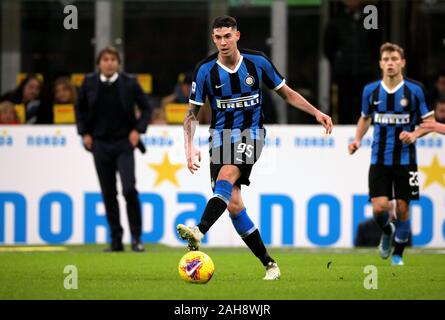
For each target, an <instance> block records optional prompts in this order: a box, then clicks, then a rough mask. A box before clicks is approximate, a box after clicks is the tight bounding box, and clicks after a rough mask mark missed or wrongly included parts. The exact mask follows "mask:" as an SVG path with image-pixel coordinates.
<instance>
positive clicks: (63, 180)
mask: <svg viewBox="0 0 445 320" xmlns="http://www.w3.org/2000/svg"><path fill="white" fill-rule="evenodd" d="M354 132H355V128H354V127H353V126H342V127H337V128H336V129H335V131H334V133H333V135H331V136H324V135H323V133H322V129H321V128H320V127H319V126H309V125H308V126H269V127H268V130H267V133H268V139H267V146H266V148H265V150H264V152H263V154H262V156H261V158H260V160H259V161H258V162H257V164H256V165H255V167H254V169H253V173H252V176H251V181H252V184H251V186H250V187H246V188H244V190H245V191H244V194H245V196H244V197H245V203H246V206H247V211H248V213H249V215H250V216H251V217H252V219H253V220H254V222H255V223H256V224H257V225H258V226H259V228H260V231H261V232H262V234H263V238H264V241H265V243H266V244H267V245H271V246H296V247H317V246H330V247H351V246H352V245H353V240H354V238H355V229H356V226H357V225H358V224H359V223H360V222H361V221H363V220H364V219H367V218H369V217H370V216H371V206H370V204H369V202H368V196H367V192H368V187H367V183H368V177H367V175H368V168H369V161H370V151H371V149H370V145H371V137H372V130H370V132H369V133H368V134H367V136H366V137H365V138H364V141H363V146H362V149H360V150H359V151H358V152H357V154H355V155H354V156H350V155H349V154H348V153H347V144H348V142H350V140H351V139H352V138H353V135H354ZM207 139H208V132H207V129H206V128H203V127H201V128H199V129H198V131H197V134H196V143H197V144H199V145H200V146H201V149H202V154H203V163H202V166H201V169H200V170H199V171H198V172H197V173H195V175H191V174H190V172H189V171H188V170H187V168H186V166H185V157H184V150H183V138H182V128H181V127H179V126H178V127H175V126H168V127H167V126H151V127H150V128H149V130H148V131H147V133H146V135H144V136H143V142H144V143H145V145H146V147H147V150H148V152H147V153H146V154H144V155H142V154H140V153H139V152H138V151H137V152H136V174H137V187H138V189H139V192H140V197H141V202H142V206H143V221H144V222H143V230H144V234H143V241H144V242H146V243H163V244H167V245H172V246H179V245H181V241H180V240H179V239H178V238H177V236H176V233H175V225H176V224H177V223H196V219H199V217H200V215H201V213H202V211H203V209H204V207H205V204H206V200H207V199H208V198H209V197H210V196H211V189H210V178H209V169H208V152H207V148H208V142H207ZM444 144H445V138H444V136H439V135H435V134H431V135H428V136H426V137H424V138H422V139H420V140H419V141H418V143H417V145H418V149H417V150H418V163H419V168H420V170H419V175H418V176H419V183H420V190H421V198H420V200H419V201H415V202H413V203H412V209H411V213H412V232H413V244H414V245H415V246H424V247H444V246H445V192H444V191H445V153H444V152H443V150H444ZM0 159H1V165H0V177H1V178H0V244H47V243H48V244H62V243H63V244H81V243H104V242H106V239H107V236H108V230H107V224H106V220H105V216H104V206H103V203H102V201H101V196H100V192H99V185H98V181H97V177H96V173H95V170H94V166H93V159H92V156H91V154H90V153H88V152H86V151H85V150H84V149H83V147H82V145H81V139H80V138H79V136H78V135H77V133H76V131H75V128H74V127H72V126H44V127H39V128H34V127H32V126H20V127H11V126H7V127H6V126H3V127H0ZM119 190H120V186H119ZM119 201H120V205H121V210H122V214H121V222H122V224H123V226H124V229H125V237H124V240H125V241H126V242H128V241H129V232H128V223H127V218H126V215H125V208H124V201H123V198H122V197H121V196H120V198H119ZM205 243H206V245H208V246H241V245H243V243H242V241H241V239H240V238H239V237H238V235H237V234H236V232H235V230H233V227H232V225H231V223H230V219H229V217H228V215H227V214H225V215H224V216H223V217H221V218H220V220H219V221H218V222H217V223H216V225H215V227H214V228H213V229H212V230H211V231H210V232H209V233H208V235H207V236H206V238H205Z"/></svg>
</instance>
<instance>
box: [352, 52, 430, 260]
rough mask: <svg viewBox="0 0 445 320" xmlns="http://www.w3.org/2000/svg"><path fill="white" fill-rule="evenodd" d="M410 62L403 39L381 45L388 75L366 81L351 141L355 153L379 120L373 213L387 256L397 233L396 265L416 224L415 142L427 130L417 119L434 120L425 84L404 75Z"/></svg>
mask: <svg viewBox="0 0 445 320" xmlns="http://www.w3.org/2000/svg"><path fill="white" fill-rule="evenodd" d="M405 63H406V62H405V58H404V51H403V49H402V48H401V47H399V46H398V45H396V44H392V43H385V44H383V45H382V46H381V47H380V69H381V70H382V72H383V79H381V80H378V81H375V82H372V83H370V84H368V85H367V86H365V88H364V90H363V97H362V115H361V117H360V119H359V121H358V124H357V130H356V134H355V139H354V141H353V142H352V143H351V144H349V146H348V149H349V153H350V154H353V153H354V152H355V151H357V149H358V148H359V147H360V142H361V140H362V138H363V136H364V135H365V134H366V132H367V131H368V129H369V126H370V124H371V121H372V120H374V140H373V144H372V157H371V166H370V169H369V196H370V198H371V202H372V208H373V214H374V219H375V221H376V222H377V224H378V225H379V226H380V227H381V228H382V230H383V235H382V238H381V241H380V244H379V252H380V256H381V257H382V258H383V259H387V258H388V257H389V256H390V255H391V250H392V242H393V239H394V237H395V243H396V244H395V248H394V252H393V254H392V259H391V260H392V261H391V263H392V265H403V259H402V255H403V250H404V248H405V245H406V242H407V241H408V238H409V234H410V230H411V227H410V216H409V202H410V200H415V199H419V184H418V180H417V159H416V147H415V142H416V139H417V138H419V137H421V136H423V135H425V134H426V133H427V130H425V129H423V128H420V127H418V128H417V129H416V124H418V123H419V122H420V121H421V120H428V121H430V120H431V121H434V112H433V111H431V110H430V107H429V106H428V104H427V102H426V95H425V91H424V89H423V86H422V84H420V83H418V82H416V81H413V80H410V79H404V78H403V75H402V70H403V68H404V67H405ZM392 199H396V215H397V219H396V221H395V224H393V223H392V222H390V219H389V210H390V200H392Z"/></svg>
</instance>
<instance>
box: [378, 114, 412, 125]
mask: <svg viewBox="0 0 445 320" xmlns="http://www.w3.org/2000/svg"><path fill="white" fill-rule="evenodd" d="M374 123H380V124H409V123H410V116H409V114H386V113H376V114H375V115H374Z"/></svg>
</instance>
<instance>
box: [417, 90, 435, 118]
mask: <svg viewBox="0 0 445 320" xmlns="http://www.w3.org/2000/svg"><path fill="white" fill-rule="evenodd" d="M416 97H417V99H418V101H419V103H418V108H419V110H418V112H419V114H420V117H421V118H422V119H425V118H427V117H429V116H431V115H433V114H434V111H432V110H431V107H430V106H429V104H428V99H427V96H426V93H425V90H424V88H423V87H422V86H417V90H416Z"/></svg>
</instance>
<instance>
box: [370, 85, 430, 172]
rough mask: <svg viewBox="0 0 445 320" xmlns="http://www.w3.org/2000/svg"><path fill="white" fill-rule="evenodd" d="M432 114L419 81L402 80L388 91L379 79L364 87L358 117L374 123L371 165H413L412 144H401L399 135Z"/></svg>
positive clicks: (414, 151) (413, 146) (414, 160)
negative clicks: (369, 117) (368, 118)
mask: <svg viewBox="0 0 445 320" xmlns="http://www.w3.org/2000/svg"><path fill="white" fill-rule="evenodd" d="M432 114H433V111H431V109H430V106H429V105H428V103H427V101H426V94H425V90H424V88H423V86H422V84H421V83H419V82H416V81H413V80H409V79H404V80H403V81H402V82H401V83H400V84H399V85H397V86H396V87H395V88H394V89H392V90H389V89H388V88H387V87H386V86H385V84H384V83H383V81H382V80H379V81H375V82H372V83H370V84H368V85H366V86H365V88H364V90H363V97H362V116H364V117H368V116H372V117H373V122H374V139H373V143H372V156H371V164H380V165H410V164H417V159H416V146H415V144H406V143H403V142H402V141H401V140H400V139H399V135H400V133H401V132H402V131H409V132H412V131H414V130H415V127H416V125H417V124H419V123H420V120H421V119H424V118H426V117H428V116H430V115H432Z"/></svg>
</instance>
